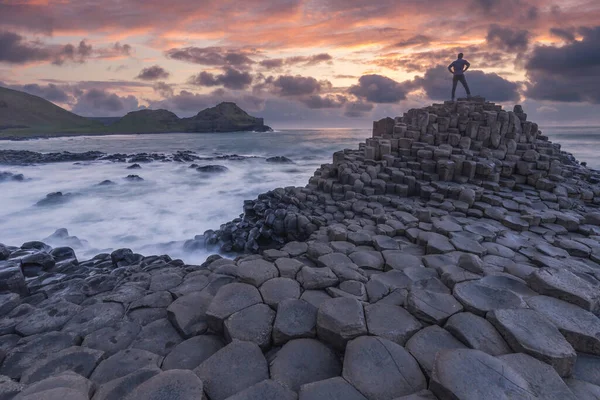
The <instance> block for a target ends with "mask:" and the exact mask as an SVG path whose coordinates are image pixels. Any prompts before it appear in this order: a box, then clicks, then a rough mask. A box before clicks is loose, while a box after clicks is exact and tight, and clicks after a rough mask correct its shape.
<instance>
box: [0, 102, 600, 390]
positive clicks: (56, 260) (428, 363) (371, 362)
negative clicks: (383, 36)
mask: <svg viewBox="0 0 600 400" xmlns="http://www.w3.org/2000/svg"><path fill="white" fill-rule="evenodd" d="M599 182H600V174H599V173H598V172H597V171H594V170H590V169H588V168H586V167H584V166H582V165H580V164H578V163H577V162H576V160H575V159H574V158H573V157H572V156H571V155H569V154H567V153H564V152H562V151H561V150H560V146H559V145H557V144H553V143H550V142H549V141H548V140H547V138H545V137H544V136H543V135H542V134H541V132H539V130H538V128H537V125H535V124H533V123H531V122H529V121H527V116H526V114H525V113H524V112H523V110H522V109H521V108H520V107H519V106H516V107H515V108H514V110H513V111H511V112H505V111H503V110H502V109H501V108H500V107H499V106H497V105H495V104H493V103H487V102H485V101H484V100H483V99H478V98H475V99H472V100H469V101H464V100H460V101H458V102H456V103H450V102H447V103H444V104H435V105H433V106H431V107H426V108H424V109H419V110H410V111H409V112H408V113H406V114H405V115H403V116H402V117H398V118H396V119H391V118H390V119H386V120H383V121H382V122H381V121H380V122H377V123H375V124H374V137H373V138H370V139H367V142H366V143H362V144H360V146H359V149H358V150H344V151H341V152H337V153H335V154H334V159H333V163H332V164H326V165H323V166H322V167H321V168H319V169H318V170H317V171H316V172H315V175H314V176H313V177H312V178H311V179H310V181H309V184H308V185H307V186H306V187H304V188H293V187H289V188H280V189H275V190H273V191H270V192H268V193H265V194H262V195H260V196H259V197H258V198H257V199H256V200H252V201H247V202H245V203H244V214H243V215H242V216H241V217H240V218H239V219H236V220H234V221H231V222H229V223H226V224H224V225H223V226H221V228H220V229H219V230H216V231H207V232H205V234H204V235H199V236H197V237H196V238H195V239H193V240H191V241H188V242H187V243H186V246H187V248H189V249H194V248H198V247H201V248H204V246H208V247H209V248H210V247H211V246H212V247H214V248H215V249H220V250H222V251H226V252H233V251H237V252H240V253H242V252H244V253H243V254H237V255H234V256H232V257H231V258H223V257H222V256H220V255H214V256H210V257H209V258H208V259H207V260H206V262H204V263H203V264H202V265H187V264H185V263H184V262H183V261H181V260H173V259H171V258H170V257H169V256H167V255H162V256H149V257H145V256H143V255H140V254H136V253H134V252H133V251H131V250H129V249H119V250H116V251H114V252H113V253H112V254H99V255H97V256H96V257H94V258H93V259H91V260H85V261H79V260H77V258H76V256H75V252H74V251H73V250H72V249H69V248H66V247H61V248H55V249H53V248H51V247H50V246H48V245H46V244H44V243H42V242H28V243H24V244H23V245H21V246H20V247H11V246H5V245H0V290H1V291H2V294H0V375H7V376H8V378H0V393H3V391H4V392H7V393H14V394H15V395H16V394H18V393H19V392H21V393H23V394H24V396H25V394H27V396H34V395H37V394H38V393H41V394H43V393H45V392H46V391H49V390H65V391H73V392H76V393H77V395H78V396H79V398H87V399H89V398H91V397H92V396H95V397H94V398H100V399H104V398H106V399H109V398H132V399H133V398H136V396H148V394H149V393H156V392H157V391H160V390H163V389H164V388H167V387H168V388H169V390H170V391H172V392H173V393H176V395H178V396H180V397H181V398H200V397H202V396H206V397H207V398H208V399H210V400H214V399H251V398H261V399H288V398H289V399H295V398H297V397H298V395H299V396H300V398H301V399H304V398H332V399H361V400H364V399H368V400H379V399H389V400H392V399H400V398H423V399H436V398H437V399H447V398H458V399H472V398H483V397H484V398H486V399H496V398H497V399H501V398H508V397H517V398H524V399H551V398H557V399H558V398H560V399H571V398H572V399H575V398H586V396H587V397H589V398H594V396H595V393H598V392H599V391H600V381H599V380H598V376H600V361H599V360H600V345H599V341H598V334H599V333H598V332H600V318H599V317H600V311H599V310H600V272H599V271H600V264H599V262H600V212H599V211H600V210H599V206H600V186H599V185H598V183H599ZM56 236H57V237H58V236H60V237H63V236H64V237H67V238H68V237H69V236H68V232H66V231H64V232H63V231H61V232H58V233H57V234H56ZM33 355H35V356H33ZM115 365H116V366H118V368H119V371H121V373H118V374H117V373H116V372H115V371H114V368H115V367H114V366H115ZM482 365H483V366H485V367H486V368H481V366H482ZM72 372H74V373H75V374H78V375H77V376H76V377H74V376H75V375H74V374H70V375H68V374H69V373H72ZM35 385H40V386H39V387H46V388H49V387H52V389H48V390H46V391H41V389H40V391H39V392H38V391H36V386H35ZM90 388H92V389H90ZM92 392H94V393H96V394H95V395H94V394H93V393H92ZM30 393H35V394H33V395H32V394H30ZM69 393H71V392H69ZM73 396H74V395H73ZM186 396H187V397H186Z"/></svg>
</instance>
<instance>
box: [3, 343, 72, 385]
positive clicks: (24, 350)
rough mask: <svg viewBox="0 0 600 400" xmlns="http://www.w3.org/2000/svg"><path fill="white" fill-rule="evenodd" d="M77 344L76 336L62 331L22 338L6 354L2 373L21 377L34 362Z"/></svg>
mask: <svg viewBox="0 0 600 400" xmlns="http://www.w3.org/2000/svg"><path fill="white" fill-rule="evenodd" d="M3 338H4V337H3ZM76 344H78V339H77V338H76V337H74V336H73V335H70V334H67V333H62V332H50V333H45V334H39V335H35V336H31V337H28V338H25V339H22V340H21V341H20V342H18V343H17V346H16V347H14V348H13V349H12V350H11V351H9V352H8V354H7V355H6V358H5V359H4V362H3V363H2V366H1V367H0V375H6V376H8V377H10V378H12V379H19V378H20V377H21V374H22V373H23V372H24V371H25V370H26V369H28V368H29V367H30V366H31V365H33V364H34V363H36V362H41V361H43V360H45V359H47V358H48V357H49V356H50V355H52V354H54V353H57V352H59V351H61V350H64V349H66V348H69V347H71V346H74V345H76Z"/></svg>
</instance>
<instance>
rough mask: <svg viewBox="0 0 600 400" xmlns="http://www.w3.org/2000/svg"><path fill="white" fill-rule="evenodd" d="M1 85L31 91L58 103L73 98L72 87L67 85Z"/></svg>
mask: <svg viewBox="0 0 600 400" xmlns="http://www.w3.org/2000/svg"><path fill="white" fill-rule="evenodd" d="M1 86H6V87H8V88H10V89H14V90H19V91H22V92H25V93H29V94H32V95H34V96H38V97H41V98H43V99H46V100H48V101H52V102H56V103H70V102H71V101H72V100H73V97H72V95H71V93H72V90H71V88H69V87H66V86H58V85H56V84H54V83H50V84H47V85H38V84H37V83H30V84H27V85H4V84H1Z"/></svg>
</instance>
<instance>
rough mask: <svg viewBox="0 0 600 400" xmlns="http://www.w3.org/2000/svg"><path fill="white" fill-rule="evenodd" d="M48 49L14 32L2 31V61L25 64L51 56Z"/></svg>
mask: <svg viewBox="0 0 600 400" xmlns="http://www.w3.org/2000/svg"><path fill="white" fill-rule="evenodd" d="M50 55H51V54H50V52H49V51H48V49H46V48H43V47H40V46H39V45H37V44H36V43H33V42H29V41H27V40H26V39H25V38H24V37H23V36H21V35H18V34H16V33H13V32H1V31H0V62H7V63H12V64H23V63H27V62H31V61H43V60H47V59H48V58H50Z"/></svg>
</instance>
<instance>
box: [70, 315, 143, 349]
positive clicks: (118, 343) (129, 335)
mask: <svg viewBox="0 0 600 400" xmlns="http://www.w3.org/2000/svg"><path fill="white" fill-rule="evenodd" d="M141 329H142V327H141V326H140V324H138V323H136V322H131V321H119V322H117V323H115V324H113V325H112V326H107V327H106V328H102V329H98V330H97V331H94V332H93V333H90V334H89V335H87V336H86V337H85V339H84V340H83V343H82V344H81V345H82V346H84V347H89V348H92V349H96V350H102V351H104V353H105V355H106V357H110V356H112V355H113V354H115V353H117V352H118V351H120V350H123V349H126V348H127V347H129V345H130V344H131V343H133V341H134V340H135V338H136V337H137V335H138V334H139V333H140V331H141Z"/></svg>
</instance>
